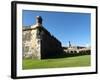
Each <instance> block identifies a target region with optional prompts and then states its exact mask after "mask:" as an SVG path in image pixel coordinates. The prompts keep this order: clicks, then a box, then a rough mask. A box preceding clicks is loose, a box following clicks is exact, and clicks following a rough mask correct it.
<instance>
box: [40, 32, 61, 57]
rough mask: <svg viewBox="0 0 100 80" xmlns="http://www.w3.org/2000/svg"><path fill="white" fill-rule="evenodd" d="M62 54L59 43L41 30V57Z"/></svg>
mask: <svg viewBox="0 0 100 80" xmlns="http://www.w3.org/2000/svg"><path fill="white" fill-rule="evenodd" d="M60 54H62V47H61V43H60V42H58V41H57V40H56V39H55V38H54V37H53V36H51V35H47V34H46V33H45V32H44V31H42V32H41V57H42V58H53V57H56V56H59V55H60Z"/></svg>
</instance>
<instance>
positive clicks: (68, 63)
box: [22, 55, 91, 69]
mask: <svg viewBox="0 0 100 80" xmlns="http://www.w3.org/2000/svg"><path fill="white" fill-rule="evenodd" d="M90 61H91V60H90V55H84V56H77V57H69V58H59V59H44V60H32V59H24V60H23V64H22V65H23V69H34V68H59V67H77V66H90Z"/></svg>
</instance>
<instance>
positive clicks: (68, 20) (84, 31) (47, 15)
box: [22, 10, 91, 46]
mask: <svg viewBox="0 0 100 80" xmlns="http://www.w3.org/2000/svg"><path fill="white" fill-rule="evenodd" d="M36 16H41V17H42V18H43V26H44V27H45V28H46V29H47V30H48V31H49V32H50V33H51V34H52V35H54V36H55V37H56V38H57V39H58V40H60V41H61V43H62V45H63V46H68V42H69V41H70V42H71V43H72V45H79V46H81V45H90V43H91V39H90V35H91V33H90V32H91V31H90V28H91V25H90V24H91V22H90V21H91V14H90V13H71V12H46V11H31V10H23V13H22V24H23V26H30V25H33V24H35V23H36V20H35V19H36Z"/></svg>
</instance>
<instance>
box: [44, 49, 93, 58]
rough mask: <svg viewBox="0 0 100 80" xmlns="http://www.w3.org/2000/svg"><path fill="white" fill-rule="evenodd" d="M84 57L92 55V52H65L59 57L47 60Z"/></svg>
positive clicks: (54, 56) (55, 56) (58, 55)
mask: <svg viewBox="0 0 100 80" xmlns="http://www.w3.org/2000/svg"><path fill="white" fill-rule="evenodd" d="M82 55H91V51H90V50H89V51H81V52H79V53H67V52H65V51H63V53H62V54H57V55H53V56H52V55H51V56H50V55H49V56H48V57H47V58H45V59H57V58H58V59H59V58H66V57H76V56H82Z"/></svg>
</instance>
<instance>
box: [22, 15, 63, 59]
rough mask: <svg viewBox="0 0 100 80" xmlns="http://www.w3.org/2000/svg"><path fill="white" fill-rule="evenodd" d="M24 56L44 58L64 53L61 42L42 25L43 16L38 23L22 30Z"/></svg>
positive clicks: (37, 20)
mask: <svg viewBox="0 0 100 80" xmlns="http://www.w3.org/2000/svg"><path fill="white" fill-rule="evenodd" d="M22 31H23V32H22V37H23V39H22V46H23V58H33V59H44V58H49V57H54V56H58V55H60V54H62V52H63V48H62V46H61V42H60V41H59V40H58V39H57V38H55V37H54V36H53V35H51V34H50V32H48V31H47V30H46V29H45V28H44V27H43V25H42V18H41V16H37V17H36V24H35V25H33V26H30V28H29V27H28V28H23V30H22Z"/></svg>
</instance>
